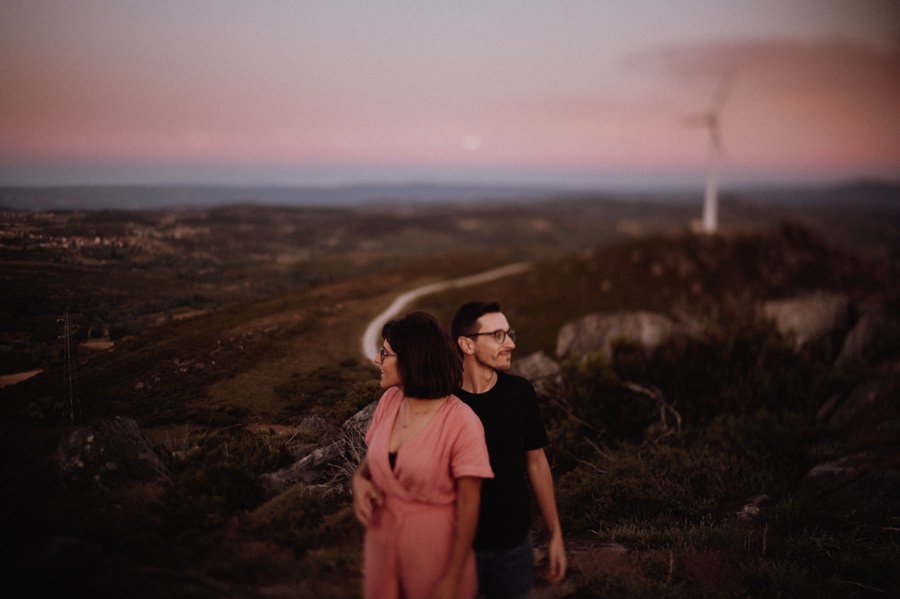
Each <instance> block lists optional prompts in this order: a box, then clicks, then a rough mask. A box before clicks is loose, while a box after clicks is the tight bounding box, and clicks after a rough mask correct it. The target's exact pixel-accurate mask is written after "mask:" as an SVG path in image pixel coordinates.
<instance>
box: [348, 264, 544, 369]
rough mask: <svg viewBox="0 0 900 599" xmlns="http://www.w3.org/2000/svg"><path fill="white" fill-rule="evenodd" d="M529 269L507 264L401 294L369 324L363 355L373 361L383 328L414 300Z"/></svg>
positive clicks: (364, 334) (363, 340)
mask: <svg viewBox="0 0 900 599" xmlns="http://www.w3.org/2000/svg"><path fill="white" fill-rule="evenodd" d="M529 268H531V263H530V262H516V263H514V264H507V265H506V266H501V267H499V268H494V269H492V270H488V271H485V272H481V273H478V274H475V275H470V276H467V277H461V278H459V279H452V280H450V281H441V282H438V283H430V284H428V285H424V286H422V287H417V288H416V289H413V290H412V291H407V292H406V293H402V294H400V295H399V296H397V299H395V300H394V301H393V302H392V303H391V305H390V306H388V307H387V309H386V310H385V311H384V312H382V313H381V314H379V315H378V316H376V317H375V318H374V319H373V320H372V322H370V323H369V326H367V327H366V332H365V333H363V336H362V353H363V355H364V356H365V357H366V358H367V359H371V358H372V357H373V356H374V355H375V352H377V351H378V348H379V347H381V344H380V343H379V336H380V335H381V328H382V327H383V326H384V323H386V322H387V321H389V320H390V319H392V318H394V317H395V316H397V314H399V313H400V311H401V310H403V309H404V308H405V307H406V306H408V305H409V304H411V303H412V302H413V301H414V300H417V299H419V298H420V297H423V296H425V295H431V294H432V293H437V292H438V291H444V290H446V289H458V288H460V287H469V286H471V285H478V284H480V283H486V282H488V281H493V280H495V279H502V278H503V277H508V276H511V275H515V274H518V273H520V272H525V271H526V270H528V269H529Z"/></svg>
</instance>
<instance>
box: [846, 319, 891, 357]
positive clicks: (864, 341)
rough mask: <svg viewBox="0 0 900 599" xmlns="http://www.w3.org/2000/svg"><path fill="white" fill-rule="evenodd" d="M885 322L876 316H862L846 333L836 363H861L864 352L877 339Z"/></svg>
mask: <svg viewBox="0 0 900 599" xmlns="http://www.w3.org/2000/svg"><path fill="white" fill-rule="evenodd" d="M884 325H885V321H884V318H882V317H881V316H879V315H876V314H863V315H862V316H861V317H860V318H859V320H858V321H857V323H856V325H855V326H854V327H853V328H852V329H850V332H849V333H847V338H846V339H844V344H843V345H842V346H841V352H840V354H838V357H837V363H838V364H844V363H847V362H856V361H861V360H863V359H864V358H865V355H866V351H867V350H868V349H869V348H870V347H871V346H872V343H873V342H874V341H876V340H877V339H878V334H879V332H881V331H883V330H884Z"/></svg>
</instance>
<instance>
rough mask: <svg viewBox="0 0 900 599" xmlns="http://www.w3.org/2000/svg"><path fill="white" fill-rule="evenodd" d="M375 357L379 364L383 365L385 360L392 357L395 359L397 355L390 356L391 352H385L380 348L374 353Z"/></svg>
mask: <svg viewBox="0 0 900 599" xmlns="http://www.w3.org/2000/svg"><path fill="white" fill-rule="evenodd" d="M375 356H376V357H377V358H379V360H378V363H379V364H384V359H385V358H390V357H392V356H393V357H395V358H396V357H397V354H392V353H391V352H389V351H388V350H386V349H384V348H383V347H382V348H379V350H378V351H377V352H375Z"/></svg>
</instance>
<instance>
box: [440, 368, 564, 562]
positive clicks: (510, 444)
mask: <svg viewBox="0 0 900 599" xmlns="http://www.w3.org/2000/svg"><path fill="white" fill-rule="evenodd" d="M455 394H456V396H457V397H459V398H460V399H461V400H463V401H464V402H466V403H467V404H468V405H469V406H470V407H471V408H472V410H474V411H475V413H476V414H478V417H479V418H481V422H482V424H483V425H484V436H485V441H486V442H487V448H488V453H489V454H490V458H491V468H492V469H493V470H494V478H489V479H485V480H484V481H483V482H482V485H481V511H480V514H479V516H478V532H477V533H476V534H475V549H478V550H489V551H491V550H493V551H500V550H504V549H509V548H510V547H513V546H515V545H516V544H518V543H521V542H522V540H523V539H524V538H525V535H526V534H527V533H528V531H529V530H530V528H531V507H530V506H531V490H530V488H529V484H528V472H527V468H526V452H527V451H529V450H532V449H540V448H542V447H544V446H545V445H547V432H546V431H545V430H544V423H543V421H542V420H541V415H540V412H539V411H538V406H537V397H536V396H535V393H534V387H532V386H531V383H529V382H528V381H527V380H525V379H523V378H522V377H518V376H513V375H509V374H504V373H502V372H498V373H497V383H496V384H495V385H494V386H493V388H491V389H490V390H489V391H486V392H485V393H469V392H467V391H463V390H462V389H459V390H457V391H456V393H455Z"/></svg>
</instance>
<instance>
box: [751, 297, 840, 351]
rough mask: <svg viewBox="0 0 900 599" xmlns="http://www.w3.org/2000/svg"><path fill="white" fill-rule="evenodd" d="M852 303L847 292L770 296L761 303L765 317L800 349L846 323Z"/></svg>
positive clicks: (837, 329) (838, 329)
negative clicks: (774, 297) (779, 297)
mask: <svg viewBox="0 0 900 599" xmlns="http://www.w3.org/2000/svg"><path fill="white" fill-rule="evenodd" d="M849 308H850V303H849V300H848V299H847V297H846V296H844V295H841V294H835V293H816V294H813V295H807V296H802V297H794V298H788V299H779V300H770V301H767V302H765V303H764V304H763V305H762V308H761V313H762V317H763V318H765V319H766V320H771V321H773V322H774V323H775V327H776V329H777V330H778V332H779V333H780V334H782V335H783V336H785V337H788V338H790V339H791V340H793V342H794V347H795V348H796V349H800V348H801V347H803V346H804V345H806V344H807V343H809V342H811V341H815V340H817V339H821V338H823V337H826V336H829V335H831V334H832V333H834V332H836V331H840V330H843V329H845V328H846V327H847V321H848V316H849Z"/></svg>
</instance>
